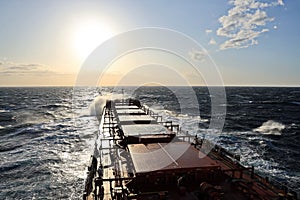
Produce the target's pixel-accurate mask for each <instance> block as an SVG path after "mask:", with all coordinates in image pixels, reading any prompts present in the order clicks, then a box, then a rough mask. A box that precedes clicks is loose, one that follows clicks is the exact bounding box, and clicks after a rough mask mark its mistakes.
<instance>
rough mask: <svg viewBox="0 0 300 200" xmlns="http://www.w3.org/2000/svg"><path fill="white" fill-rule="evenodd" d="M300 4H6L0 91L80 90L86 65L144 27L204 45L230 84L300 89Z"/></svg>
mask: <svg viewBox="0 0 300 200" xmlns="http://www.w3.org/2000/svg"><path fill="white" fill-rule="evenodd" d="M299 8H300V2H299V1H288V0H283V1H281V0H279V1H278V0H273V1H263V0H260V1H259V0H230V1H220V0H210V1H204V0H203V1H199V0H195V1H185V2H184V1H166V0H151V1H146V0H130V1H129V0H119V1H114V0H113V1H71V0H69V1H68V0H63V1H37V0H36V1H33V0H27V1H16V0H11V1H8V0H7V1H0V27H1V29H0V44H1V45H0V85H2V86H31V85H37V86H41V85H45V86H47V85H74V83H75V79H76V75H77V73H78V71H79V70H80V67H81V65H82V63H83V62H84V60H85V58H87V56H88V55H89V53H91V52H92V51H93V49H94V48H96V47H97V46H98V45H100V44H101V43H102V42H104V41H105V40H107V39H109V38H111V37H113V36H114V35H117V34H120V33H122V32H125V31H129V30H132V29H136V28H143V27H161V28H168V29H173V30H176V31H179V32H182V33H184V34H186V35H188V36H190V37H192V38H193V39H195V40H196V41H197V42H198V43H199V44H201V45H202V46H203V47H204V48H205V49H206V50H207V52H208V53H209V55H210V56H211V57H212V59H213V61H214V62H215V63H216V65H217V66H218V68H219V71H220V74H221V76H222V78H223V81H224V83H225V85H282V86H285V85H291V86H293V85H294V86H299V85H300V79H299V75H300V68H299V61H300V56H299V55H300V36H299V35H300V34H299V33H300V23H299V22H298V20H299V19H300V16H299V15H300V14H299Z"/></svg>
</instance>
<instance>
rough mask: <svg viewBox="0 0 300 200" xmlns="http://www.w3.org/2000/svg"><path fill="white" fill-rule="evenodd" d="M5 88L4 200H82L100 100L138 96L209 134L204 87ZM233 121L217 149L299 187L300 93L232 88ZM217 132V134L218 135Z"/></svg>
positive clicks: (0, 95)
mask: <svg viewBox="0 0 300 200" xmlns="http://www.w3.org/2000/svg"><path fill="white" fill-rule="evenodd" d="M192 90H193V91H194V92H195V95H196V100H197V102H196V104H195V101H191V97H190V96H189V95H185V96H184V99H183V100H184V102H187V103H184V104H182V101H179V100H178V98H177V96H176V94H177V93H174V91H177V92H178V93H182V94H184V93H185V92H186V91H187V88H183V87H173V88H165V87H140V88H131V87H125V88H116V89H115V88H109V87H105V88H83V87H82V88H76V89H74V88H63V87H57V88H51V87H49V88H0V180H1V181H0V199H82V191H83V188H84V178H85V175H86V167H87V164H88V161H89V157H90V154H91V152H92V151H93V145H94V139H95V135H96V134H97V130H98V125H99V121H98V117H97V116H99V115H100V111H99V106H100V104H99V97H101V96H106V95H108V94H115V95H119V96H121V97H122V96H124V97H127V96H132V97H136V98H138V99H140V100H141V102H142V103H144V104H147V105H148V106H149V107H151V108H152V109H153V110H155V111H156V112H158V113H160V114H161V115H162V116H163V117H164V118H165V119H167V120H173V121H175V122H178V123H179V124H180V125H181V127H182V130H184V131H188V132H189V133H190V134H197V135H200V136H205V137H206V138H210V135H206V134H205V133H207V129H208V127H209V123H210V117H211V105H210V104H211V99H212V98H215V97H214V96H213V95H211V94H209V92H208V90H207V88H205V87H195V88H192ZM226 97H227V102H226V103H225V104H223V105H218V106H223V107H226V109H227V112H226V119H225V124H224V128H223V131H222V134H218V136H217V140H215V142H216V143H218V144H220V145H222V146H224V147H225V148H227V149H229V150H231V151H233V152H235V153H238V154H240V155H241V162H242V163H243V164H244V165H247V166H252V165H253V166H255V169H256V171H257V172H258V173H259V174H261V175H262V176H268V177H270V179H271V180H272V181H276V182H278V183H279V184H283V185H288V186H289V187H291V188H292V189H294V190H295V191H296V192H298V194H299V192H300V191H299V188H300V161H299V160H300V151H299V149H300V143H299V142H300V114H299V113H300V88H271V87H267V88H263V87H226ZM212 134H214V133H212Z"/></svg>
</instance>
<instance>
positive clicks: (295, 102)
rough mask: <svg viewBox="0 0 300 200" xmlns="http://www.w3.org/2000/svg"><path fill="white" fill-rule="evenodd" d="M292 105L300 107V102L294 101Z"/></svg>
mask: <svg viewBox="0 0 300 200" xmlns="http://www.w3.org/2000/svg"><path fill="white" fill-rule="evenodd" d="M291 103H292V104H295V105H298V106H300V102H297V101H293V102H291Z"/></svg>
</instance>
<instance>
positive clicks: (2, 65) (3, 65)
mask: <svg viewBox="0 0 300 200" xmlns="http://www.w3.org/2000/svg"><path fill="white" fill-rule="evenodd" d="M0 74H2V75H5V76H10V75H13V76H24V75H27V76H28V75H31V76H42V75H49V74H56V72H54V71H51V70H49V67H48V66H46V65H42V64H35V63H33V64H23V63H14V62H10V61H5V60H1V61H0Z"/></svg>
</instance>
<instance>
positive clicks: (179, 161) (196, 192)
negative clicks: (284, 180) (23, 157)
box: [83, 99, 297, 200]
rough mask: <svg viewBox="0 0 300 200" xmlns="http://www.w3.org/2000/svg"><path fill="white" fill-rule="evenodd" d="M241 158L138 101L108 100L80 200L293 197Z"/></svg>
mask: <svg viewBox="0 0 300 200" xmlns="http://www.w3.org/2000/svg"><path fill="white" fill-rule="evenodd" d="M239 159H240V157H239V156H238V155H234V154H232V153H230V152H228V151H227V150H225V149H223V148H222V147H220V146H218V145H215V144H213V143H212V142H210V141H208V140H204V139H201V138H198V137H197V136H195V135H189V134H188V133H184V132H182V131H181V130H180V127H179V126H178V125H176V124H174V123H172V122H170V121H167V122H166V121H163V119H162V117H161V116H159V115H157V114H155V113H154V112H153V111H152V110H150V109H149V108H148V107H146V106H142V105H141V104H140V102H139V101H137V100H133V99H128V100H115V101H111V100H108V101H107V102H106V106H105V107H104V109H103V113H102V116H101V124H100V126H99V133H98V135H97V139H96V141H95V150H94V153H93V155H92V156H91V159H90V164H89V167H88V173H87V178H86V182H85V191H84V195H83V199H105V200H109V199H203V200H204V199H225V200H226V199H230V200H235V199H274V200H275V199H278V200H279V199H297V195H296V193H294V192H293V191H289V190H288V189H287V188H286V187H281V188H280V187H278V186H274V184H272V183H270V182H269V181H268V178H263V177H261V176H259V175H258V174H256V173H255V169H254V167H244V166H242V165H241V164H240V162H239Z"/></svg>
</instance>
